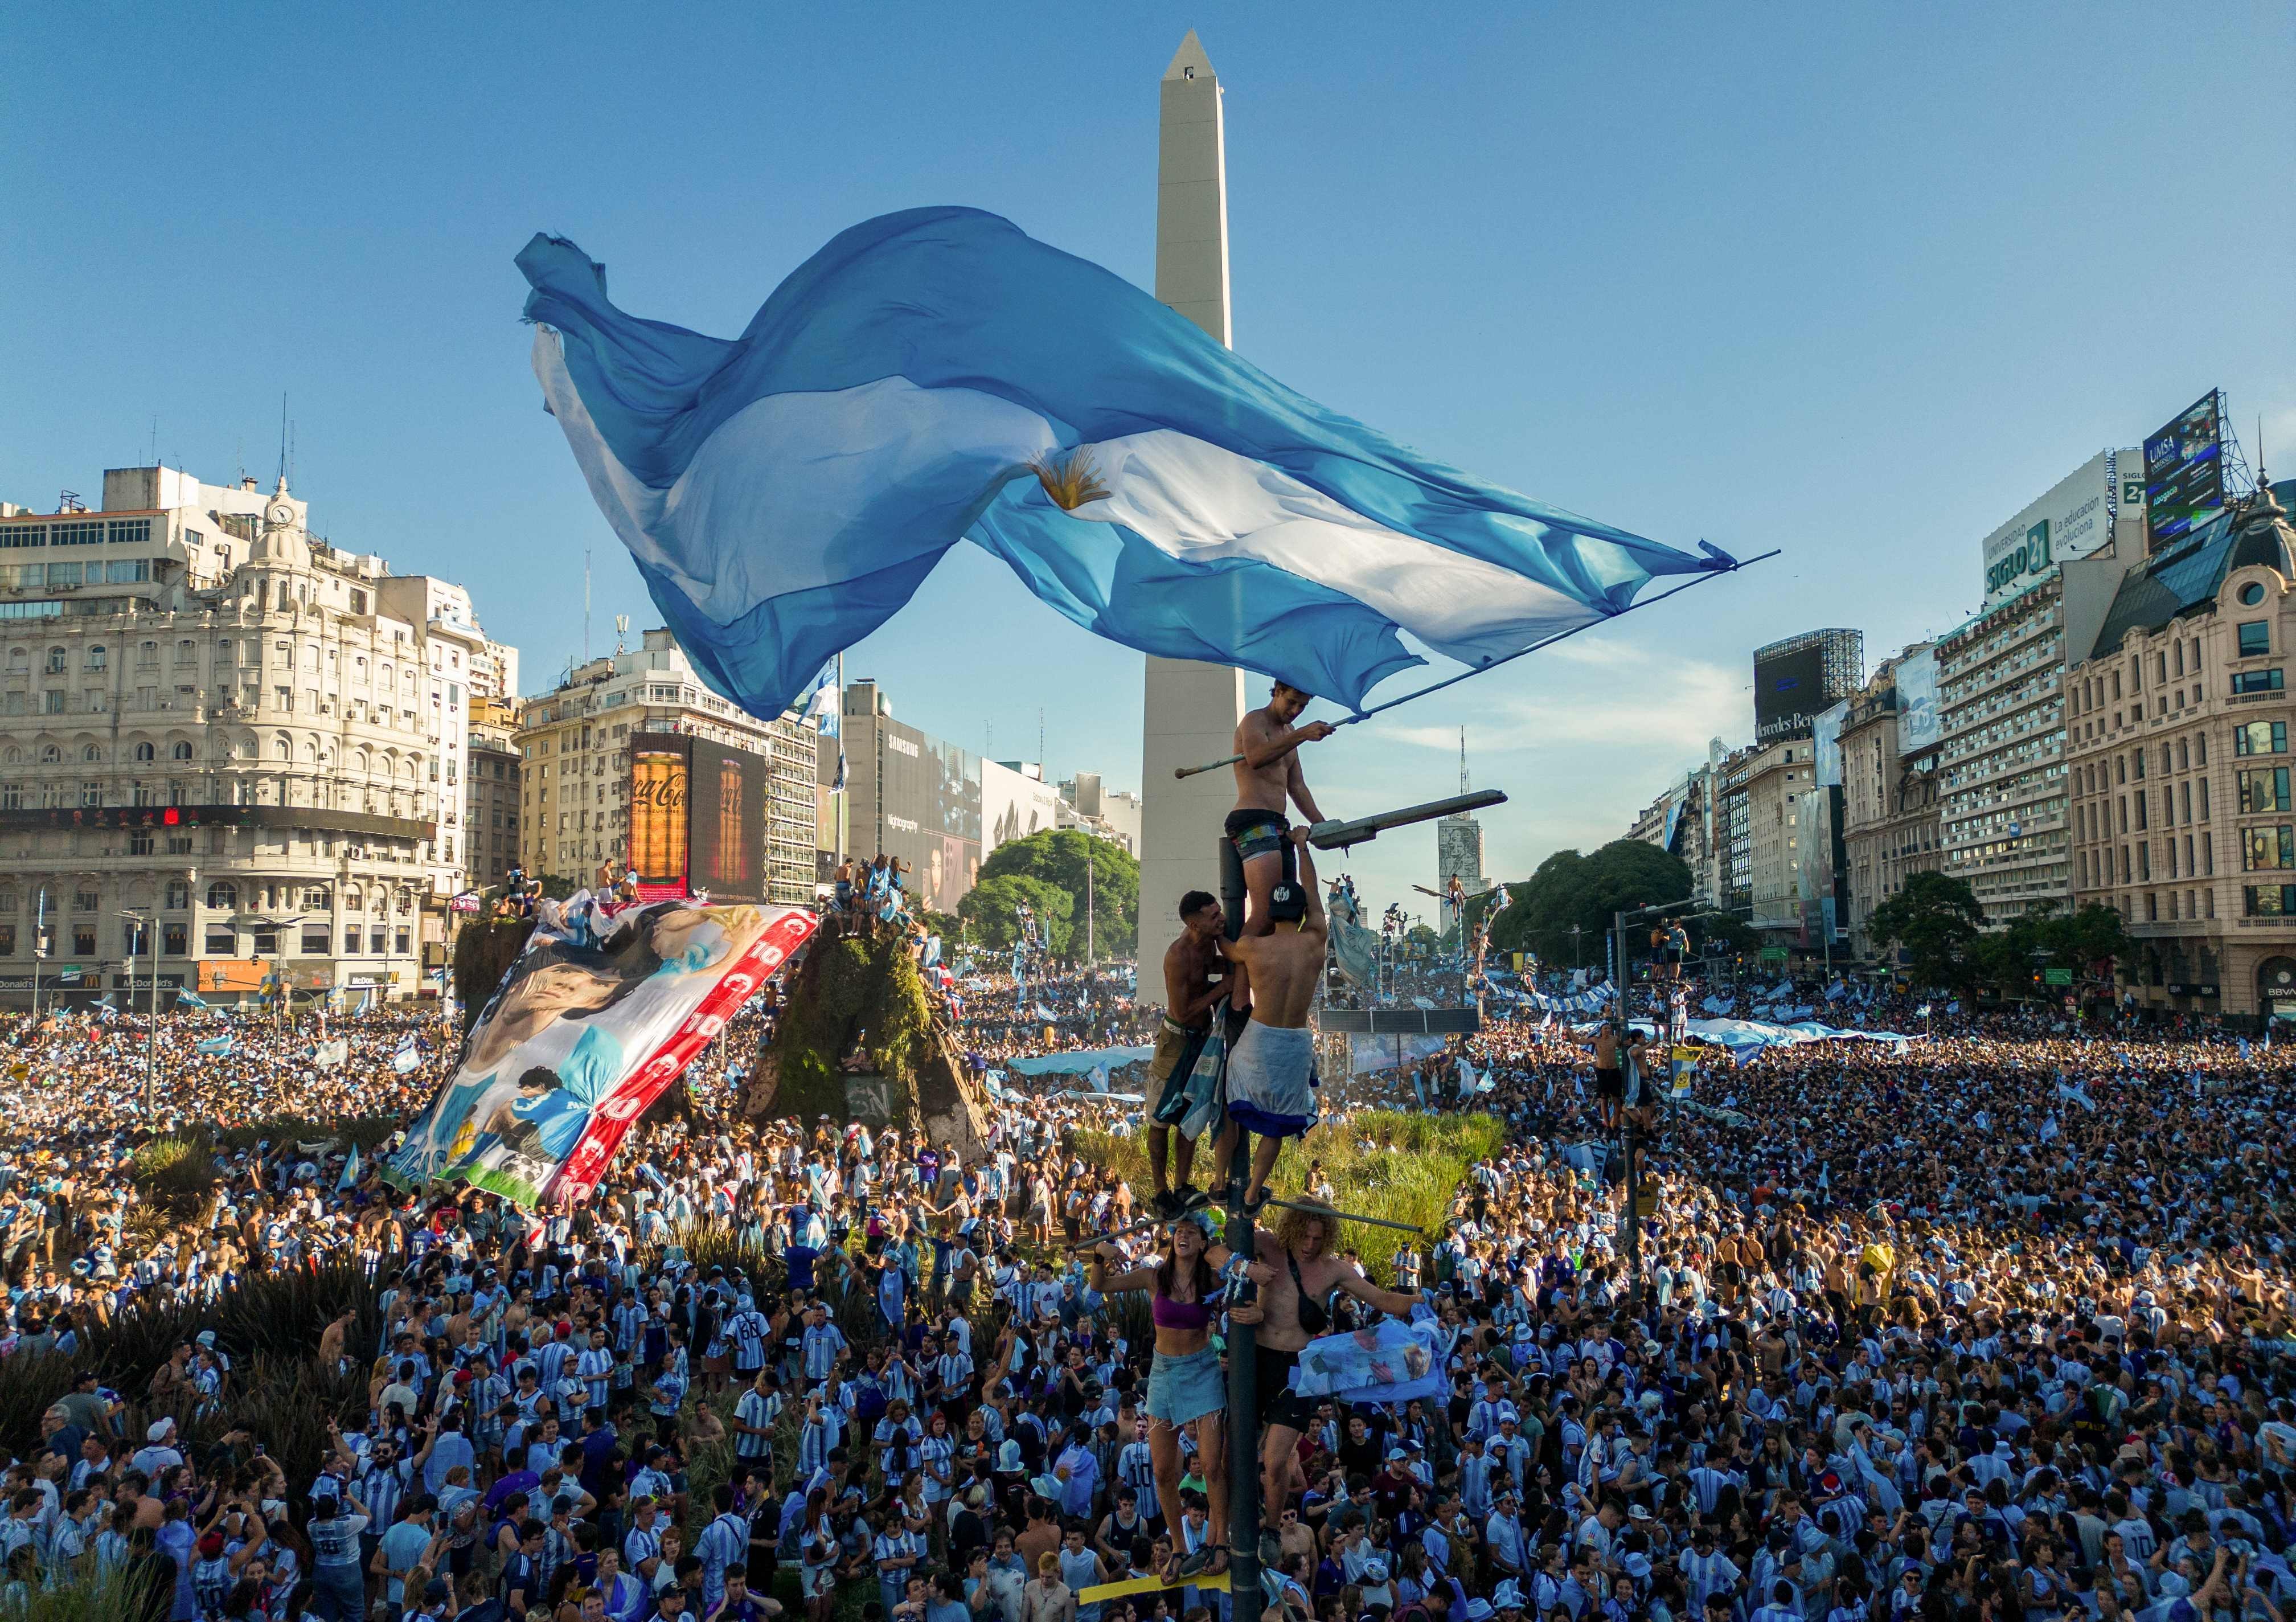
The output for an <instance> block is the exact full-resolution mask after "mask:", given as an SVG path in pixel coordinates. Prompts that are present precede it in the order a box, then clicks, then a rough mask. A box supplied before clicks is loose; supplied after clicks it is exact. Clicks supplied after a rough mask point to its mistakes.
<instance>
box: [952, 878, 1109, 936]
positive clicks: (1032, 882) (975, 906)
mask: <svg viewBox="0 0 2296 1622" xmlns="http://www.w3.org/2000/svg"><path fill="white" fill-rule="evenodd" d="M1024 903H1025V904H1026V905H1027V906H1028V908H1029V911H1030V912H1032V913H1035V914H1036V916H1037V927H1038V928H1040V929H1041V930H1043V931H1044V935H1045V949H1046V951H1048V952H1050V953H1051V954H1053V955H1054V957H1066V956H1067V955H1068V954H1069V947H1070V945H1071V940H1070V937H1071V936H1075V935H1077V934H1078V930H1077V927H1076V922H1075V914H1076V911H1077V905H1076V897H1074V896H1071V895H1070V894H1069V893H1068V891H1066V890H1064V889H1062V888H1061V887H1060V886H1059V885H1057V884H1047V883H1046V882H1045V881H1043V880H1042V879H1032V878H1029V877H1028V876H1027V875H1026V874H1024V873H997V874H996V875H995V876H994V877H990V878H983V879H982V880H981V881H980V883H978V884H976V885H974V886H973V887H972V889H970V890H969V891H967V892H966V893H965V897H964V900H962V901H960V902H958V903H957V904H956V913H957V916H958V917H960V918H962V919H964V922H965V926H966V928H965V936H966V938H967V939H969V940H972V941H973V942H975V943H977V944H979V945H980V946H987V947H988V948H989V949H990V950H992V951H997V952H1002V951H1005V950H1008V949H1010V948H1011V947H1012V946H1013V944H1014V943H1015V942H1016V941H1018V940H1019V939H1020V938H1021V915H1020V911H1019V909H1020V907H1021V905H1022V904H1024ZM942 950H943V952H944V953H946V952H947V946H946V945H944V946H943V947H942Z"/></svg>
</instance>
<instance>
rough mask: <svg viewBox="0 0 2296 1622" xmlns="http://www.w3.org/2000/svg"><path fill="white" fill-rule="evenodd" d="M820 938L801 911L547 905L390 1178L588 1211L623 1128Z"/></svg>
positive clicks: (584, 902)
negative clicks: (585, 1206) (576, 1204)
mask: <svg viewBox="0 0 2296 1622" xmlns="http://www.w3.org/2000/svg"><path fill="white" fill-rule="evenodd" d="M813 930H814V917H813V914H812V913H808V912H807V911H805V910H804V909H803V908H801V907H764V906H700V905H693V904H692V903H689V902H684V901H669V902H660V903H657V904H655V905H651V906H645V907H637V906H627V907H623V908H620V909H619V910H616V911H611V912H610V911H608V910H606V909H605V908H603V907H602V906H600V905H597V904H596V903H595V902H594V901H593V900H592V898H591V897H589V896H588V895H587V893H585V894H582V895H578V896H577V897H574V898H573V899H572V900H571V901H569V902H567V903H565V904H564V905H557V904H553V903H548V902H545V904H544V905H543V910H542V914H541V917H540V919H539V920H538V922H537V923H536V925H535V930H534V935H533V937H532V938H531V939H529V941H528V942H527V946H526V950H525V951H524V952H523V953H521V954H520V956H519V959H518V962H517V963H516V964H514V965H513V966H512V969H511V971H510V973H509V975H508V976H507V977H506V978H505V979H504V981H503V983H502V985H501V987H499V988H498V989H497V990H496V993H495V995H494V999H493V1001H491V1002H490V1003H488V1004H487V1006H486V1010H485V1012H482V1013H481V1014H480V1016H479V1018H478V1020H477V1021H476V1022H475V1023H474V1024H473V1025H472V1026H471V1033H470V1036H469V1037H468V1039H467V1040H466V1041H465V1043H464V1044H463V1054H462V1061H461V1063H460V1064H459V1065H458V1066H457V1067H456V1069H455V1074H454V1076H453V1077H451V1078H450V1079H449V1080H448V1081H447V1085H445V1086H443V1087H441V1088H440V1089H439V1093H438V1095H437V1096H436V1097H434V1098H433V1099H432V1100H431V1101H430V1105H429V1107H428V1108H427V1109H425V1110H423V1111H422V1115H421V1116H420V1117H418V1118H416V1119H415V1121H414V1124H413V1125H412V1126H409V1127H408V1128H407V1132H406V1143H405V1145H404V1146H402V1147H401V1148H400V1149H399V1150H398V1152H397V1153H395V1154H393V1155H392V1156H391V1157H390V1158H389V1159H388V1160H386V1161H385V1162H384V1163H383V1167H382V1175H383V1176H384V1178H385V1179H386V1180H388V1181H389V1182H390V1183H392V1184H396V1185H397V1186H398V1187H400V1188H406V1189H414V1188H420V1187H422V1186H423V1185H424V1184H431V1183H442V1182H451V1183H467V1184H471V1186H472V1187H475V1188H483V1189H487V1190H488V1191H490V1192H494V1193H497V1194H500V1195H502V1196H504V1198H505V1199H508V1200H513V1201H515V1202H516V1203H517V1204H519V1205H521V1206H524V1207H527V1208H529V1209H530V1208H534V1207H535V1206H537V1205H539V1204H541V1203H543V1202H544V1201H545V1200H549V1201H566V1202H573V1201H578V1200H584V1199H586V1198H587V1197H588V1196H589V1193H590V1191H591V1190H592V1188H593V1187H594V1186H595V1185H596V1184H597V1181H598V1178H599V1176H600V1175H601V1174H603V1172H604V1170H605V1168H606V1163H607V1162H608V1161H609V1160H610V1159H612V1158H613V1153H614V1150H615V1148H616V1147H617V1146H618V1145H619V1143H621V1141H622V1135H623V1134H624V1133H625V1132H627V1131H628V1130H629V1125H630V1123H631V1122H632V1121H634V1120H635V1119H636V1118H638V1117H639V1116H640V1115H641V1114H643V1113H644V1110H645V1109H646V1106H647V1105H649V1104H651V1103H652V1102H653V1101H654V1100H655V1099H657V1098H659V1097H660V1095H661V1093H662V1089H663V1088H665V1087H667V1086H668V1085H669V1084H670V1083H671V1082H672V1081H674V1080H675V1079H676V1077H677V1075H678V1072H679V1071H681V1070H683V1069H685V1067H686V1065H687V1064H688V1063H689V1062H691V1061H692V1060H693V1056H694V1055H695V1054H696V1053H700V1052H701V1049H702V1048H703V1047H704V1046H706V1045H707V1044H709V1040H710V1039H711V1038H712V1037H714V1036H717V1033H718V1032H719V1031H720V1030H722V1029H724V1028H725V1025H726V1020H728V1019H729V1018H731V1017H732V1015H733V1013H734V1010H736V1009H737V1008H739V1007H741V1005H742V1004H743V1003H744V1002H746V1001H748V1000H749V998H750V995H751V994H752V993H754V992H755V991H756V990H757V989H758V987H760V986H763V985H764V984H765V983H766V981H767V979H771V978H772V977H773V974H774V971H775V970H777V969H779V968H780V967H781V966H782V964H783V963H785V962H787V961H788V959H789V957H790V955H791V954H792V953H794V952H795V951H796V950H797V949H798V948H799V946H802V945H804V944H805V941H806V938H808V936H810V935H811V934H812V933H813Z"/></svg>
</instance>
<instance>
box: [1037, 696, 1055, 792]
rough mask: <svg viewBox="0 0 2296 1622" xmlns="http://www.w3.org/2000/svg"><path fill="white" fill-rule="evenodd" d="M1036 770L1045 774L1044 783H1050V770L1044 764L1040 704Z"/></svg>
mask: <svg viewBox="0 0 2296 1622" xmlns="http://www.w3.org/2000/svg"><path fill="white" fill-rule="evenodd" d="M1037 770H1038V771H1039V772H1042V773H1043V774H1045V781H1046V782H1051V781H1052V776H1053V773H1052V768H1051V767H1050V766H1046V764H1045V708H1044V706H1043V705H1041V704H1039V705H1038V706H1037Z"/></svg>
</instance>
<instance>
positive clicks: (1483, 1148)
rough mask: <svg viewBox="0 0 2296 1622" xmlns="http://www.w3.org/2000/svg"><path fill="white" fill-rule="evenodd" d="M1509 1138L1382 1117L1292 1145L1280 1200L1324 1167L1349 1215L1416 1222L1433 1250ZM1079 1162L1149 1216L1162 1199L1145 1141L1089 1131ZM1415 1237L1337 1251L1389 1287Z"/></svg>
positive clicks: (1411, 1117)
mask: <svg viewBox="0 0 2296 1622" xmlns="http://www.w3.org/2000/svg"><path fill="white" fill-rule="evenodd" d="M1505 1137H1506V1128H1505V1126H1504V1125H1503V1124H1502V1123H1501V1122H1500V1121H1499V1120H1498V1118H1497V1117H1495V1116H1489V1115H1417V1114H1406V1113H1405V1112H1403V1111H1401V1110H1370V1111H1367V1112H1365V1113H1364V1114H1360V1115H1355V1116H1351V1117H1349V1118H1348V1119H1346V1120H1344V1121H1333V1122H1330V1123H1328V1124H1326V1125H1324V1126H1317V1127H1316V1128H1315V1130H1313V1131H1312V1132H1310V1133H1308V1135H1307V1136H1306V1137H1305V1138H1303V1139H1302V1140H1300V1142H1299V1143H1293V1144H1288V1145H1286V1146H1285V1148H1284V1151H1283V1158H1282V1159H1280V1160H1278V1161H1277V1162H1276V1165H1275V1192H1276V1193H1277V1194H1278V1195H1279V1196H1281V1197H1282V1198H1284V1199H1287V1200H1293V1199H1298V1198H1299V1197H1300V1194H1301V1193H1302V1192H1304V1191H1305V1189H1306V1187H1307V1184H1308V1167H1309V1166H1310V1165H1311V1164H1312V1163H1314V1162H1316V1161H1318V1160H1320V1161H1321V1162H1323V1169H1324V1176H1326V1177H1328V1178H1329V1179H1330V1180H1331V1184H1332V1189H1333V1195H1332V1203H1333V1205H1334V1206H1336V1207H1338V1208H1340V1209H1341V1210H1342V1211H1353V1212H1357V1213H1358V1214H1360V1215H1362V1216H1380V1217H1384V1218H1386V1219H1387V1220H1388V1221H1390V1222H1406V1223H1409V1224H1410V1225H1412V1226H1414V1227H1417V1228H1423V1229H1425V1230H1427V1233H1428V1235H1429V1239H1430V1240H1432V1239H1433V1238H1434V1237H1436V1236H1437V1235H1438V1234H1439V1232H1440V1229H1441V1225H1442V1221H1443V1218H1444V1216H1446V1214H1447V1213H1448V1212H1449V1210H1450V1208H1451V1200H1452V1199H1453V1197H1454V1196H1456V1194H1457V1193H1458V1192H1459V1185H1460V1184H1462V1183H1464V1182H1465V1181H1466V1176H1467V1168H1468V1167H1471V1166H1472V1165H1473V1164H1474V1163H1475V1162H1476V1161H1477V1160H1480V1159H1484V1158H1486V1157H1487V1156H1489V1155H1492V1154H1495V1153H1497V1151H1498V1148H1499V1145H1500V1144H1501V1143H1503V1142H1505ZM1076 1144H1077V1150H1078V1153H1080V1154H1081V1155H1083V1156H1084V1158H1085V1159H1087V1161H1090V1162H1092V1163H1093V1164H1095V1165H1097V1166H1102V1167H1107V1168H1109V1169H1111V1170H1113V1171H1114V1172H1115V1173H1116V1174H1117V1175H1118V1176H1120V1177H1122V1178H1123V1179H1124V1180H1125V1182H1126V1183H1127V1184H1129V1185H1130V1186H1131V1189H1132V1198H1133V1202H1134V1203H1135V1204H1136V1205H1141V1206H1144V1205H1145V1204H1146V1203H1147V1200H1148V1198H1149V1196H1150V1195H1151V1194H1152V1193H1153V1192H1155V1183H1154V1181H1153V1179H1152V1178H1151V1177H1150V1176H1149V1175H1148V1152H1147V1147H1146V1142H1145V1140H1144V1137H1143V1136H1142V1135H1139V1134H1137V1133H1124V1134H1116V1133H1106V1132H1096V1131H1080V1132H1078V1134H1077V1135H1076ZM1210 1149H1211V1145H1210V1143H1209V1142H1207V1143H1204V1144H1203V1145H1202V1146H1201V1151H1200V1152H1199V1154H1198V1156H1197V1174H1196V1175H1197V1180H1198V1181H1199V1182H1200V1183H1201V1182H1202V1181H1203V1180H1204V1179H1205V1178H1206V1176H1208V1175H1209V1172H1210V1168H1209V1167H1207V1166H1206V1165H1205V1164H1204V1162H1205V1161H1206V1160H1207V1159H1209V1158H1210ZM1408 1237H1409V1235H1407V1234H1404V1233H1398V1232H1397V1231H1396V1230H1394V1229H1392V1228H1375V1227H1372V1226H1370V1225H1367V1224H1363V1223H1342V1224H1341V1231H1340V1233H1339V1234H1338V1235H1337V1236H1336V1237H1335V1238H1334V1240H1333V1243H1334V1245H1335V1247H1339V1248H1344V1249H1353V1250H1354V1251H1355V1252H1356V1254H1357V1257H1360V1258H1361V1259H1362V1262H1363V1264H1364V1267H1365V1271H1366V1272H1368V1273H1370V1274H1372V1276H1373V1277H1374V1278H1376V1279H1379V1280H1382V1282H1383V1281H1385V1280H1386V1279H1387V1278H1388V1277H1390V1272H1389V1264H1390V1262H1391V1261H1392V1260H1393V1259H1394V1256H1395V1253H1396V1251H1397V1250H1398V1249H1401V1248H1402V1247H1403V1244H1404V1242H1405V1241H1406V1240H1407V1239H1408Z"/></svg>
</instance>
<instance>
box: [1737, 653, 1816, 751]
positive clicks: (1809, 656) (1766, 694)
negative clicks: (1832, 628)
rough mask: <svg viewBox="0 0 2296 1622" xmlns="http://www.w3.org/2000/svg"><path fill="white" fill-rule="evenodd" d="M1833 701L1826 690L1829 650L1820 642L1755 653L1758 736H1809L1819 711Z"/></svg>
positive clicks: (1756, 728)
mask: <svg viewBox="0 0 2296 1622" xmlns="http://www.w3.org/2000/svg"><path fill="white" fill-rule="evenodd" d="M1832 702H1833V700H1832V699H1831V698H1829V697H1827V696H1826V692H1825V647H1824V646H1823V645H1822V644H1820V643H1815V642H1813V643H1808V644H1807V645H1805V646H1802V647H1799V648H1793V649H1791V650H1788V651H1784V652H1778V653H1767V654H1765V653H1757V654H1755V655H1754V736H1755V738H1756V739H1757V740H1759V741H1761V742H1764V743H1767V742H1769V741H1771V740H1772V739H1774V738H1806V737H1808V735H1809V730H1810V723H1811V720H1812V718H1813V717H1816V714H1817V712H1818V711H1819V710H1821V709H1825V707H1826V706H1827V705H1828V704H1831V703H1832Z"/></svg>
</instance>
